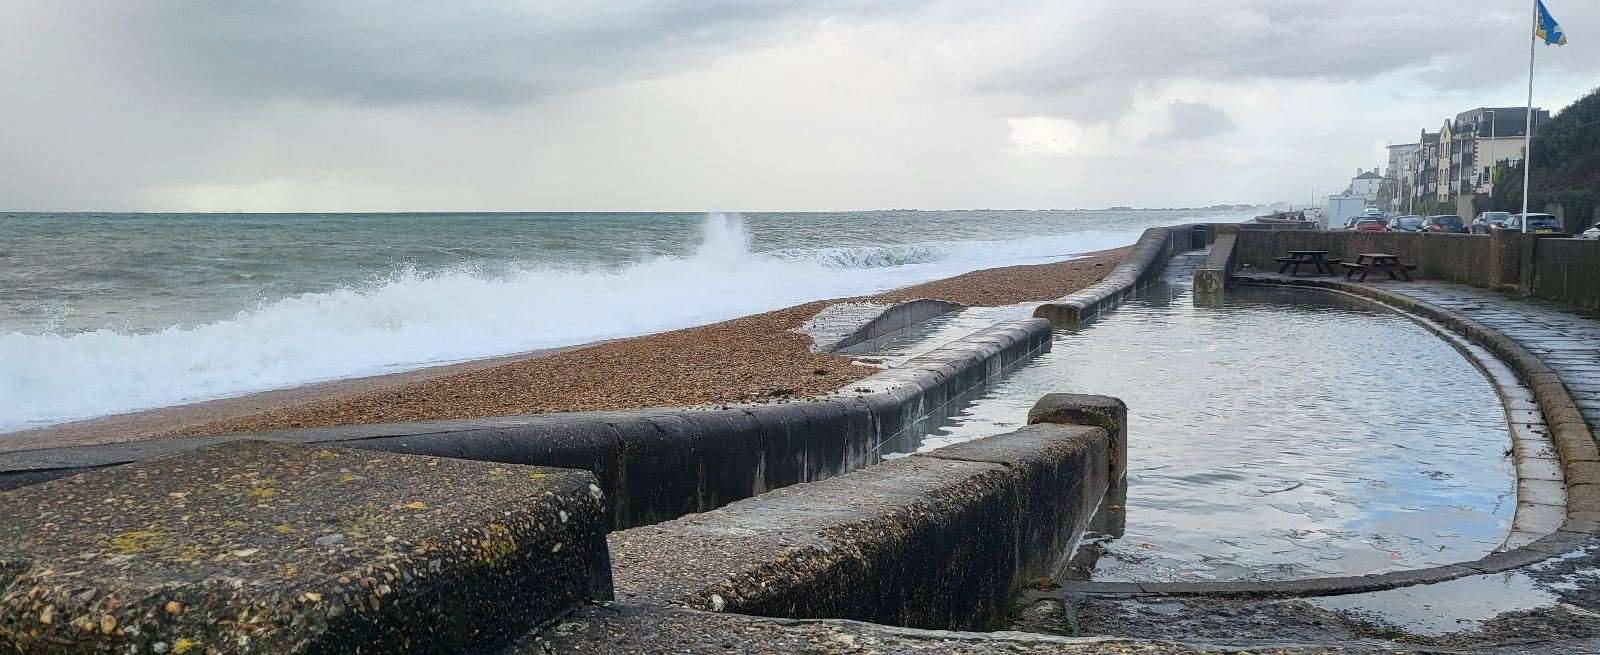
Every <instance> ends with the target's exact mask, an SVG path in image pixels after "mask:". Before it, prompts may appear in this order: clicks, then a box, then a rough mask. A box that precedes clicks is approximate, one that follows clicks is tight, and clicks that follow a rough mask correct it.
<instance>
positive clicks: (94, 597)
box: [0, 441, 611, 655]
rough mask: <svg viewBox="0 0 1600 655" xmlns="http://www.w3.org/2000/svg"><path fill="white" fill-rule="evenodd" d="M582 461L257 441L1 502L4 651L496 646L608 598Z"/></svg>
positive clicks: (593, 499)
mask: <svg viewBox="0 0 1600 655" xmlns="http://www.w3.org/2000/svg"><path fill="white" fill-rule="evenodd" d="M603 512H604V509H603V505H602V503H601V502H600V492H599V488H598V487H597V486H595V478H594V476H593V475H591V474H589V473H586V472H583V471H571V470H559V469H549V468H539V467H521V466H506V465H501V464H487V463H481V462H462V461H452V460H440V459H434V458H421V457H406V456H402V455H392V454H388V453H372V452H363V451H359V450H350V449H344V448H326V447H306V446H295V445H288V444H274V443H268V442H262V441H242V442H237V443H233V444H228V445H226V446H216V447H212V448H207V449H202V450H199V451H194V452H189V453H184V454H181V455H176V456H172V457H168V458H162V459H157V460H151V461H148V462H142V463H138V464H132V465H129V466H122V467H117V468H114V469H109V470H104V471H95V472H92V473H89V474H86V475H83V476H80V477H77V478H73V479H70V480H58V481H54V482H49V483H45V484H41V485H38V486H34V487H30V488H27V489H21V490H16V491H11V492H7V493H6V494H4V495H3V496H0V535H4V539H3V540H0V650H3V651H5V652H8V653H10V652H17V653H113V652H115V653H190V654H191V655H193V654H196V653H224V652H225V653H274V654H276V653H357V652H367V653H379V652H381V653H437V652H469V653H470V652H492V651H493V650H494V649H495V648H498V647H501V646H503V645H504V644H505V643H507V642H509V641H510V640H511V639H512V638H513V637H515V636H517V635H519V634H522V633H525V632H527V631H528V630H532V629H535V628H537V627H538V626H540V625H541V624H543V623H545V622H548V621H550V620H552V619H555V618H557V617H559V616H561V615H562V614H564V613H566V612H568V611H570V610H571V609H572V608H573V607H575V606H578V605H580V604H583V603H585V602H587V601H599V600H608V599H609V598H610V597H611V569H610V563H609V560H608V559H607V551H606V543H605V533H606V523H607V521H606V519H605V517H604V516H603Z"/></svg>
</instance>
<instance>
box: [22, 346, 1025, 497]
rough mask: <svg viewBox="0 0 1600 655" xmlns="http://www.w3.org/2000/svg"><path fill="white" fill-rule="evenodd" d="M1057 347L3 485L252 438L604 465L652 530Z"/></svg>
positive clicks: (842, 458)
mask: <svg viewBox="0 0 1600 655" xmlns="http://www.w3.org/2000/svg"><path fill="white" fill-rule="evenodd" d="M1049 347H1050V326H1049V324H1048V322H1046V321H1043V320H1039V319H1018V320H1012V321H1005V322H1002V323H998V324H996V325H994V326H991V327H989V328H986V329H984V330H980V331H978V332H976V333H974V334H972V335H969V336H967V337H965V338H962V339H959V340H956V341H954V342H951V343H949V344H947V345H945V346H943V347H940V348H938V349H936V350H934V351H932V352H930V353H928V354H926V355H923V356H921V357H918V358H915V359H913V360H911V361H909V362H907V363H906V364H904V365H902V366H900V367H896V368H894V369H890V370H887V371H884V372H883V373H880V374H878V375H874V376H872V377H869V378H867V379H865V380H861V381H858V382H857V383H855V384H853V385H851V388H850V390H848V391H844V392H840V393H836V394H832V395H830V396H827V397H824V398H822V399H819V400H808V401H791V402H779V403H769V404H754V405H735V406H729V407H726V408H715V409H713V408H699V409H696V408H689V409H684V408H677V409H672V408H663V409H649V410H635V411H618V412H585V413H576V414H546V415H539V416H521V417H507V418H490V419H475V420H464V421H440V422H432V423H403V424H389V425H364V426H349V427H339V428H324V429H310V430H287V431H280V432H266V433H255V434H249V435H240V434H234V435H217V436H212V437H194V438H181V439H161V440H152V441H142V442H130V443H121V444H106V445H103V446H93V447H85V448H63V449H52V450H48V451H24V452H14V453H5V454H0V489H4V488H9V487H15V486H20V485H23V484H31V483H36V482H39V481H41V480H42V479H46V478H51V477H61V476H65V475H70V474H72V473H74V472H77V471H80V470H84V469H85V468H89V467H103V466H111V465H117V464H123V463H126V462H130V461H136V460H141V459H145V458H149V457H154V456H159V455H164V454H170V453H176V452H183V451H186V450H192V449H194V448H198V447H202V446H206V445H212V444H218V443H224V442H227V441H233V440H237V439H240V438H243V437H250V438H261V439H268V440H273V441H283V442H291V443H326V442H338V443H342V444H345V445H348V446H350V447H353V448H362V449H368V450H381V451H390V452H398V453H408V454H417V455H437V456H443V457H453V458H458V459H471V460H483V461H494V462H505V463H512V464H535V465H542V466H553V467H559V468H571V469H580V470H586V471H593V472H594V473H595V475H596V476H598V477H599V479H600V483H601V487H602V488H603V489H604V490H605V492H606V498H607V500H608V503H609V504H610V506H609V509H610V516H611V518H612V520H613V525H614V526H616V527H618V528H622V527H630V526H636V525H646V524H649V523H654V522H658V521H664V520H667V519H672V518H676V517H678V516H682V515H684V514H687V513H691V512H701V511H706V510H709V509H713V508H716V507H720V506H722V505H724V504H727V503H729V502H732V501H735V500H739V499H741V498H748V497H750V496H753V495H756V494H759V493H762V492H764V491H767V490H769V489H774V488H778V487H783V486H786V485H791V484H795V483H799V482H809V481H813V480H820V479H824V478H828V477H831V476H834V475H838V474H840V473H844V472H846V471H850V470H854V469H856V468H860V467H862V466H867V465H870V464H874V463H877V462H878V461H879V460H880V456H881V454H880V453H879V452H878V447H879V446H880V445H881V444H883V443H884V442H885V441H888V440H890V439H892V438H894V437H895V436H896V435H898V434H899V433H900V432H901V431H903V430H905V429H906V428H907V427H909V426H912V425H913V424H914V423H916V422H917V421H918V420H919V419H922V418H923V417H926V416H928V415H930V414H932V413H934V412H937V411H940V410H941V408H943V407H944V406H945V405H946V404H947V403H949V402H950V401H951V399H953V398H955V397H957V396H959V395H960V394H962V393H963V392H965V391H967V390H970V389H972V388H974V387H976V386H978V385H981V384H983V383H984V382H985V381H987V380H988V379H990V378H992V377H994V376H996V375H999V374H1000V373H1001V372H1002V371H1003V370H1004V369H1005V368H1006V367H1008V366H1011V365H1012V364H1015V363H1017V362H1019V361H1022V360H1025V359H1028V358H1029V357H1031V356H1033V355H1034V354H1035V353H1037V352H1041V351H1044V350H1048V349H1049Z"/></svg>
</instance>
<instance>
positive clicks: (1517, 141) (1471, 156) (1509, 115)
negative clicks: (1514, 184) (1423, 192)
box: [1433, 107, 1550, 202]
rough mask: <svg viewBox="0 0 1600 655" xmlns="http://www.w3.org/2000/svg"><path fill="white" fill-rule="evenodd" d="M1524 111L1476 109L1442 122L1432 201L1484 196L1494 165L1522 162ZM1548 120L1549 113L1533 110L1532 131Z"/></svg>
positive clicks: (1525, 124)
mask: <svg viewBox="0 0 1600 655" xmlns="http://www.w3.org/2000/svg"><path fill="white" fill-rule="evenodd" d="M1527 111H1528V108H1527V107H1479V108H1477V109H1472V110H1468V111H1464V112H1461V113H1459V114H1456V116H1455V118H1454V119H1451V120H1446V121H1445V122H1444V125H1443V126H1441V127H1440V128H1439V148H1438V151H1437V161H1436V164H1437V168H1438V171H1439V174H1440V179H1439V181H1438V185H1437V187H1436V188H1435V190H1434V194H1433V197H1434V199H1435V200H1438V201H1440V202H1445V201H1449V200H1450V199H1452V198H1455V197H1456V196H1459V195H1462V194H1466V195H1473V194H1478V193H1488V192H1489V187H1490V182H1491V178H1492V168H1493V167H1494V165H1495V164H1496V163H1497V162H1500V163H1503V165H1505V166H1514V165H1516V163H1517V162H1520V161H1522V143H1523V136H1524V133H1525V131H1526V127H1527ZM1548 120H1550V112H1549V111H1546V110H1544V109H1539V108H1534V109H1533V126H1534V130H1535V131H1537V130H1538V128H1539V125H1541V124H1543V123H1544V122H1545V121H1548Z"/></svg>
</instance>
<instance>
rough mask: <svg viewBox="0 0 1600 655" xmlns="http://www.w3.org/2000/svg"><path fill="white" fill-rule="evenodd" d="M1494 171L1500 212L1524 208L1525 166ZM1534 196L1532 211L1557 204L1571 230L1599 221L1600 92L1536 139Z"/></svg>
mask: <svg viewBox="0 0 1600 655" xmlns="http://www.w3.org/2000/svg"><path fill="white" fill-rule="evenodd" d="M1495 173H1496V174H1497V175H1499V176H1500V177H1498V178H1496V180H1497V181H1496V183H1495V197H1494V198H1493V199H1492V202H1493V205H1494V207H1495V208H1497V209H1503V210H1510V211H1516V210H1517V209H1519V208H1520V207H1521V206H1522V164H1520V163H1519V164H1517V165H1516V166H1515V167H1512V168H1502V169H1499V170H1496V171H1495ZM1532 186H1533V194H1532V195H1531V196H1530V198H1531V202H1529V203H1528V210H1529V211H1545V210H1546V209H1547V208H1553V207H1551V206H1552V205H1559V206H1560V207H1561V210H1562V214H1563V215H1564V216H1565V217H1566V223H1567V229H1568V230H1569V231H1572V230H1577V231H1581V230H1583V229H1584V228H1587V227H1589V226H1590V225H1593V224H1594V223H1595V221H1597V220H1600V215H1596V205H1597V201H1600V89H1597V90H1595V91H1593V92H1591V93H1590V94H1589V95H1587V96H1584V97H1583V98H1581V99H1579V100H1578V101H1577V102H1574V103H1572V105H1570V106H1568V107H1567V108H1566V109H1563V110H1561V113H1559V114H1556V115H1555V116H1554V117H1552V118H1551V119H1550V122H1548V123H1545V124H1544V125H1541V126H1539V129H1538V131H1537V132H1535V133H1534V135H1533V182H1532Z"/></svg>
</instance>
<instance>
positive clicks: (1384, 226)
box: [1350, 218, 1389, 232]
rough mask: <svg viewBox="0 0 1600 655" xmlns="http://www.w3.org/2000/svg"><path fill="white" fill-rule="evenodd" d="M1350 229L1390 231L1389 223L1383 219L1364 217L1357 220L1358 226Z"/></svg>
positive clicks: (1358, 230)
mask: <svg viewBox="0 0 1600 655" xmlns="http://www.w3.org/2000/svg"><path fill="white" fill-rule="evenodd" d="M1350 229H1352V230H1355V231H1357V232H1388V231H1389V224H1388V223H1385V222H1384V221H1383V220H1381V219H1376V218H1363V219H1361V220H1359V221H1356V226H1355V227H1353V228H1350Z"/></svg>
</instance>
